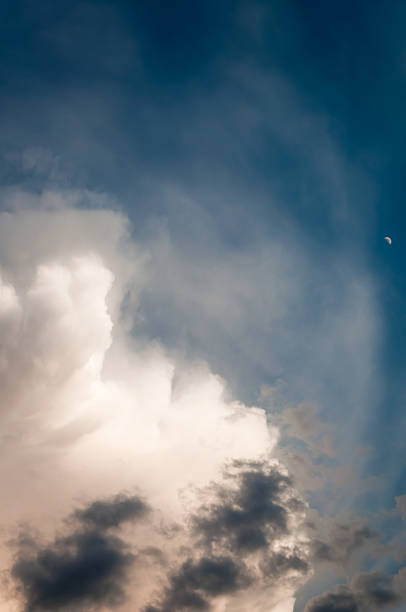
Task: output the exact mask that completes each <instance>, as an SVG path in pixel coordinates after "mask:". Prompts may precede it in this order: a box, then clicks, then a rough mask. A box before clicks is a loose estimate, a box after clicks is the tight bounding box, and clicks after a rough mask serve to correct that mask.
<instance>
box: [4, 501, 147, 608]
mask: <svg viewBox="0 0 406 612" xmlns="http://www.w3.org/2000/svg"><path fill="white" fill-rule="evenodd" d="M146 512H147V509H146V506H145V504H144V502H143V501H142V500H140V499H138V498H137V497H125V496H119V497H116V498H114V499H111V500H103V501H96V502H93V503H92V504H91V505H90V506H88V507H87V508H84V509H82V510H78V511H76V512H75V513H74V517H73V518H74V519H75V521H76V523H77V525H76V526H75V527H74V528H73V530H72V531H70V532H69V533H68V534H67V535H64V536H59V537H57V538H55V540H54V541H53V542H52V544H50V545H47V546H41V544H40V543H38V542H36V541H35V540H34V539H33V538H30V539H29V540H28V545H27V540H26V539H22V540H21V544H20V550H19V553H18V557H17V560H16V561H15V562H14V564H13V567H12V570H11V574H12V576H13V578H14V579H15V580H16V581H17V583H18V585H19V590H20V591H21V592H22V594H23V597H24V599H25V607H24V610H25V611H26V612H46V611H48V610H49V611H56V610H70V611H73V610H77V611H78V612H79V611H80V610H91V609H94V606H95V605H98V606H104V607H108V608H110V609H111V608H115V607H117V606H119V605H121V604H122V603H123V602H124V601H125V592H124V586H123V583H124V582H125V579H126V577H127V571H128V568H129V567H130V566H131V565H132V564H133V563H134V560H135V556H134V554H132V553H131V552H130V551H129V548H128V546H127V545H126V544H125V542H124V541H123V540H122V539H121V538H120V537H118V536H117V535H114V534H112V533H111V529H114V528H118V527H119V526H120V525H121V524H122V523H123V522H125V521H134V520H137V519H139V518H140V516H143V515H144V514H145V513H146Z"/></svg>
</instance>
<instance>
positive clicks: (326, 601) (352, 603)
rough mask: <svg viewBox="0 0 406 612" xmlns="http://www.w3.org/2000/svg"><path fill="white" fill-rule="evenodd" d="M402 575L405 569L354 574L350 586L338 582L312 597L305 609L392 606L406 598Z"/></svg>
mask: <svg viewBox="0 0 406 612" xmlns="http://www.w3.org/2000/svg"><path fill="white" fill-rule="evenodd" d="M404 577H405V568H403V569H401V570H400V571H399V573H398V574H396V576H395V577H394V576H390V575H388V574H386V573H385V572H382V571H373V572H370V573H361V574H357V575H356V576H354V578H353V579H352V580H351V583H350V585H349V586H344V585H339V586H337V587H336V588H335V589H334V590H333V591H330V592H328V593H324V594H323V595H319V596H317V597H314V598H313V599H311V600H310V601H309V602H308V603H307V605H306V608H305V612H369V611H372V610H385V609H388V608H393V607H394V606H396V605H398V604H400V603H401V602H402V601H404V599H405V597H406V589H405V587H404V582H403V581H404Z"/></svg>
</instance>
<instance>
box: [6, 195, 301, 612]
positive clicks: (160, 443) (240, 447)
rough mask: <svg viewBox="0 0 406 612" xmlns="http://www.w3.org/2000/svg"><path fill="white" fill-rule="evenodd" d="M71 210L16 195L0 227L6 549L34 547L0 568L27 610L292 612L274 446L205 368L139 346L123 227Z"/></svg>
mask: <svg viewBox="0 0 406 612" xmlns="http://www.w3.org/2000/svg"><path fill="white" fill-rule="evenodd" d="M84 197H88V196H86V194H85V196H84ZM70 198H73V199H74V196H72V195H71V196H70V197H68V196H66V195H64V194H59V199H58V198H56V199H55V198H53V197H52V195H49V194H48V196H40V197H39V196H32V197H28V196H24V195H22V194H15V197H14V200H13V202H12V210H11V212H9V213H2V214H1V219H0V221H1V223H0V255H1V261H2V269H1V279H2V280H1V292H0V302H1V306H0V334H1V347H2V353H1V371H0V377H1V380H2V382H3V383H4V384H2V387H1V392H0V393H1V405H2V412H1V415H0V418H1V420H2V424H3V425H4V426H3V427H2V431H3V432H4V433H3V446H2V461H1V464H0V472H1V477H2V482H3V494H4V496H5V497H6V498H7V499H8V500H9V504H8V505H7V506H5V507H3V509H2V524H3V526H4V536H5V538H4V543H5V542H6V541H7V540H8V539H10V536H11V537H13V533H15V531H16V530H17V529H19V527H18V524H20V525H21V524H23V525H24V524H25V525H30V527H29V528H28V533H30V534H34V535H31V536H30V538H31V541H32V545H31V548H30V551H28V550H27V549H26V548H24V549H23V548H22V549H21V550H20V552H19V554H18V557H17V559H14V558H13V556H12V551H11V550H10V549H8V548H7V547H6V546H3V547H2V548H1V553H0V561H1V567H2V570H3V571H4V570H7V569H8V568H11V567H12V576H13V577H14V579H15V580H16V582H17V583H18V584H19V585H20V589H21V593H22V595H23V596H24V597H25V600H26V602H27V604H26V609H27V610H29V609H32V610H42V609H43V610H47V609H52V606H54V608H55V609H61V610H62V609H64V608H66V609H70V608H69V606H70V607H71V608H72V609H75V606H78V609H81V610H87V608H88V609H89V610H90V609H92V606H94V605H101V601H102V600H103V597H104V596H105V599H104V600H103V603H104V605H106V606H110V607H114V606H116V605H118V604H120V605H121V604H123V606H124V607H123V609H124V610H127V609H128V610H131V611H132V612H133V611H134V610H142V609H144V608H145V607H147V606H153V607H154V606H155V607H157V608H158V609H165V607H166V608H168V606H169V607H170V606H172V608H173V606H175V607H176V606H177V605H181V604H180V602H181V601H183V600H185V601H186V600H187V599H188V598H191V599H192V600H193V601H195V604H193V605H196V606H198V605H206V606H208V607H210V606H212V605H214V606H217V605H220V604H219V603H218V602H220V601H221V602H222V603H221V605H223V606H224V605H226V604H225V602H226V601H227V602H228V603H227V606H228V607H229V609H230V610H236V611H237V610H239V609H240V608H239V606H241V605H248V602H250V601H251V602H254V601H256V600H258V601H259V600H261V598H264V597H266V598H267V601H271V602H273V604H274V605H277V604H278V602H280V601H281V600H283V599H290V598H291V596H292V594H293V592H294V588H295V586H296V585H297V584H298V583H299V582H300V581H301V580H303V579H304V576H305V575H306V573H307V572H308V570H309V568H308V564H307V561H306V554H307V553H306V548H305V536H304V534H303V530H302V527H301V523H302V521H303V504H302V502H301V501H300V500H299V497H298V496H297V495H296V493H295V491H294V487H293V484H292V482H291V480H290V478H289V476H288V474H287V473H286V471H285V470H284V469H283V468H282V466H280V464H279V463H278V462H277V461H276V460H275V459H272V458H271V453H272V451H273V448H274V446H275V443H276V441H277V438H278V432H277V430H276V429H275V428H274V427H272V426H270V425H269V424H268V423H267V418H266V415H265V412H264V411H263V410H262V409H259V408H257V407H250V406H246V405H244V404H243V403H241V402H239V401H237V400H234V399H232V398H231V397H230V394H229V392H228V390H227V387H226V384H225V382H224V381H223V380H222V379H221V378H220V377H218V376H217V375H215V374H214V373H213V372H211V371H210V368H209V367H208V366H207V365H206V364H204V363H193V362H192V363H188V364H187V363H184V362H180V363H178V362H177V361H176V359H175V358H174V357H173V356H171V355H169V354H168V353H166V352H165V350H164V349H163V348H162V346H160V345H159V344H158V343H156V342H150V341H148V342H146V341H145V339H143V340H141V339H137V334H136V331H137V328H136V322H137V311H136V304H137V296H138V295H139V293H140V292H141V291H142V290H143V287H144V285H145V282H146V279H145V268H144V265H143V262H144V261H145V256H144V255H143V254H142V253H141V254H140V252H139V250H137V248H136V247H135V246H134V244H133V242H132V241H131V239H130V237H129V232H128V224H127V222H126V219H125V218H124V217H122V216H121V215H120V214H119V213H116V212H113V211H112V210H80V209H78V208H74V207H72V200H71V199H70ZM33 206H35V207H34V208H33ZM29 236H30V237H31V236H32V240H31V241H30V248H29V249H27V248H26V245H27V243H28V239H29ZM134 310H135V317H134V316H132V317H130V316H129V313H132V315H134ZM134 322H135V334H132V333H129V332H130V331H131V330H133V326H134ZM227 466H228V467H227ZM11 474H12V476H11ZM135 490H136V491H137V494H136V495H135V494H133V493H131V494H130V493H125V494H123V493H121V492H122V491H126V492H129V491H130V492H133V491H135ZM139 493H141V494H142V497H140V495H139ZM144 496H145V497H144ZM45 499H46V504H44V500H45ZM144 499H146V500H147V502H144V501H143V500H144ZM78 506H79V507H78ZM149 508H152V509H153V511H154V512H153V513H152V514H151V515H150V514H149V513H148V509H149ZM69 509H71V510H70V511H69ZM67 511H68V513H69V516H70V519H69V521H71V523H70V525H71V526H70V529H71V531H70V532H66V529H65V528H64V529H63V530H62V533H59V531H58V530H60V525H62V524H63V521H64V520H65V517H66V515H67ZM147 517H149V518H148V520H146V521H141V519H142V518H147ZM134 521H135V522H134ZM130 525H134V529H135V528H136V530H135V531H134V529H133V528H131V529H130ZM117 530H120V533H118V531H117ZM36 531H40V532H41V533H43V537H44V538H45V540H44V542H45V543H43V542H42V540H40V539H38V538H37V537H36V536H35V533H36ZM55 534H56V535H55ZM135 556H136V558H137V563H136V571H135V570H134V567H135V566H134V559H135ZM95 558H97V563H96V562H93V559H95ZM266 558H267V559H268V561H267V563H266V562H265V559H266ZM79 576H81V578H80V580H79V579H78V577H79ZM126 577H128V579H127V580H126ZM70 581H75V585H76V586H75V588H73V587H71V586H69V585H70ZM101 584H103V585H104V586H101ZM197 585H199V587H198V588H197ZM269 589H271V590H272V589H273V594H270V592H269ZM237 592H238V597H237V598H235V597H234V596H235V594H236V593H237ZM103 593H104V595H103ZM242 593H243V594H244V593H245V595H241V594H242ZM4 597H6V596H5V595H4V596H3V601H1V600H0V609H1V610H2V612H3V609H7V606H8V607H9V606H10V602H9V601H6V599H4ZM125 597H127V598H128V599H127V600H125ZM182 598H183V599H182ZM244 598H245V599H244ZM247 598H248V599H247ZM199 601H200V604H199V603H196V602H199ZM123 602H124V603H123ZM174 602H177V603H176V604H175V603H174ZM202 602H205V603H202ZM273 604H272V605H273ZM191 605H192V604H191ZM258 605H259V604H258ZM1 606H3V608H2V607H1ZM80 606H81V607H80Z"/></svg>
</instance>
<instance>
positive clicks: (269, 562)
mask: <svg viewBox="0 0 406 612" xmlns="http://www.w3.org/2000/svg"><path fill="white" fill-rule="evenodd" d="M200 497H201V498H202V502H203V503H202V505H201V506H200V507H199V508H197V510H196V511H195V512H194V514H193V515H192V516H191V517H190V520H189V525H190V529H191V537H192V541H193V542H194V544H193V547H192V550H193V552H189V556H188V557H187V559H186V560H185V561H184V562H183V563H182V564H181V565H180V567H178V568H177V569H176V570H175V571H174V572H172V573H171V574H170V576H169V579H168V586H167V587H166V589H165V590H164V593H163V594H162V595H161V597H160V599H158V600H157V601H156V602H155V603H153V604H150V605H148V606H147V607H146V611H147V612H172V611H175V610H182V609H190V610H211V609H217V608H214V606H215V604H216V601H217V599H218V598H219V597H221V596H224V595H227V596H231V595H233V594H234V593H237V592H238V598H236V599H234V598H231V599H229V600H227V601H228V602H229V603H228V605H229V606H230V609H231V610H234V609H239V608H238V607H236V605H237V606H238V604H237V603H236V602H238V599H239V598H240V596H241V591H243V590H245V591H248V592H250V595H251V599H249V600H248V601H251V605H252V606H255V600H256V596H255V590H256V589H257V590H258V588H259V587H260V590H262V591H266V592H267V593H270V592H272V591H273V593H274V594H275V593H277V592H278V589H279V591H280V589H281V588H282V589H283V588H285V590H291V589H294V588H295V586H298V585H299V584H301V583H302V582H303V581H304V580H305V578H306V577H307V576H308V575H309V572H310V565H309V563H308V547H307V540H306V537H305V534H304V532H303V533H302V537H300V525H301V523H302V521H303V517H304V505H303V503H302V502H301V500H300V499H299V498H298V497H297V496H296V494H295V491H294V489H293V488H292V484H291V481H290V479H289V477H288V476H287V475H286V472H285V471H284V469H283V467H282V466H280V464H278V463H277V462H273V463H270V464H268V463H265V462H253V461H251V462H242V461H235V462H233V464H232V465H231V466H228V468H227V469H226V472H225V479H224V481H223V482H221V483H219V482H216V483H213V484H212V485H210V486H209V487H207V488H206V489H205V490H204V491H201V493H200ZM257 596H258V594H257ZM272 602H273V603H275V601H273V600H272V595H271V594H269V595H268V605H271V604H272ZM259 609H260V608H259Z"/></svg>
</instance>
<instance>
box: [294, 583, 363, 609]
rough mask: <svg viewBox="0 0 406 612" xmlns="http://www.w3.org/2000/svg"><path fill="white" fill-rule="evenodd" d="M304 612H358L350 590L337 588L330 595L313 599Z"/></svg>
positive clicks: (343, 587)
mask: <svg viewBox="0 0 406 612" xmlns="http://www.w3.org/2000/svg"><path fill="white" fill-rule="evenodd" d="M305 612H359V608H358V605H357V602H356V601H355V599H354V596H353V594H352V593H351V591H350V589H349V588H348V587H345V586H338V587H337V588H336V589H335V590H334V591H332V592H330V593H324V595H319V596H317V597H313V599H311V600H310V601H309V603H308V604H307V606H306V608H305Z"/></svg>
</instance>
